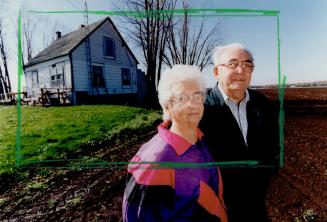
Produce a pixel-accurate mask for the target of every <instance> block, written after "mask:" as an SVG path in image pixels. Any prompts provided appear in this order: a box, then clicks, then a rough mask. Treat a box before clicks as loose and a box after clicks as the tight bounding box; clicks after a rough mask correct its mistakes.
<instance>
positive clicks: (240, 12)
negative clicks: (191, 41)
mask: <svg viewBox="0 0 327 222" xmlns="http://www.w3.org/2000/svg"><path fill="white" fill-rule="evenodd" d="M165 11H166V12H170V13H171V12H174V13H180V14H181V13H184V11H185V10H184V9H175V10H165ZM186 11H188V13H189V14H190V15H191V16H194V17H198V16H201V17H203V16H241V17H252V16H274V17H275V18H276V25H277V61H278V96H279V98H278V99H279V102H280V106H279V119H278V121H279V142H280V144H279V146H280V152H279V167H280V168H282V167H284V165H285V160H284V122H285V113H284V107H283V106H284V90H285V84H286V76H285V75H283V76H282V75H281V66H280V29H279V13H280V12H279V11H276V10H253V9H232V8H229V9H218V8H217V9H210V8H209V9H205V8H203V9H188V10H186ZM25 12H29V13H39V14H40V13H42V14H72V13H79V14H80V13H85V12H84V11H78V10H77V11H35V10H30V11H25ZM155 12H156V10H153V11H151V12H150V13H155ZM208 12H209V13H217V14H209V15H205V14H203V13H208ZM88 13H89V14H93V15H110V16H126V15H127V16H134V17H144V16H149V12H148V13H146V12H145V11H143V12H135V11H123V12H122V11H88ZM142 13H143V14H142ZM200 13H202V14H200ZM17 35H18V36H17V37H18V62H17V63H18V70H17V73H18V86H17V88H18V90H17V92H18V97H17V130H16V152H15V154H16V166H17V167H22V166H24V165H23V164H22V161H23V155H22V147H21V78H22V74H23V64H22V47H21V10H19V12H18V34H17ZM281 78H282V81H281ZM55 161H56V162H60V161H61V162H74V161H79V160H78V159H72V160H43V161H30V162H27V163H25V167H31V165H30V164H36V163H51V162H55ZM26 164H27V165H26ZM128 164H131V162H106V161H98V162H93V163H86V164H85V163H81V164H78V163H77V164H76V163H75V164H74V166H69V165H68V166H63V167H58V166H50V167H47V168H70V169H74V168H80V169H82V168H83V169H85V168H86V169H91V168H122V167H124V166H125V165H126V166H127V165H128ZM132 164H133V163H132ZM152 164H156V165H158V164H159V167H161V168H162V167H163V168H167V167H183V164H182V165H181V164H176V163H164V162H156V163H155V162H152ZM189 164H190V163H184V167H190V165H189ZM177 165H178V166H177ZM180 165H181V166H180ZM196 165H197V166H199V167H212V166H213V165H215V166H220V167H243V166H245V167H249V166H252V167H255V168H257V167H276V166H273V165H261V164H260V163H259V162H258V161H224V162H214V163H205V164H203V163H202V164H200V163H198V164H196ZM119 166H122V167H119ZM32 167H33V166H32ZM36 167H42V166H36ZM43 167H44V166H43Z"/></svg>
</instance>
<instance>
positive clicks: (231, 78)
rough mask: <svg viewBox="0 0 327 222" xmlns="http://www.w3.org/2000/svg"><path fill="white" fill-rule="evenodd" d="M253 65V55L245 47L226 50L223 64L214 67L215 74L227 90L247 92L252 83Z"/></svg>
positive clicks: (222, 58) (222, 59) (223, 55)
mask: <svg viewBox="0 0 327 222" xmlns="http://www.w3.org/2000/svg"><path fill="white" fill-rule="evenodd" d="M235 64H236V65H235ZM237 65H238V66H237ZM252 65H253V64H252V61H251V56H250V55H249V54H248V53H247V52H246V51H244V50H243V49H240V48H238V49H230V50H225V51H224V52H223V54H222V56H221V64H219V65H218V66H215V68H214V75H215V78H216V79H217V80H218V81H219V84H220V86H221V87H222V88H223V89H224V90H225V91H226V92H233V91H244V92H245V90H246V88H247V87H248V86H249V85H250V81H251V75H252V71H253V68H252ZM233 69H234V70H233Z"/></svg>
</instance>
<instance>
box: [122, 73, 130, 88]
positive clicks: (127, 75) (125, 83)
mask: <svg viewBox="0 0 327 222" xmlns="http://www.w3.org/2000/svg"><path fill="white" fill-rule="evenodd" d="M121 80H122V85H123V87H126V86H127V87H130V86H131V73H130V70H129V69H126V68H122V69H121Z"/></svg>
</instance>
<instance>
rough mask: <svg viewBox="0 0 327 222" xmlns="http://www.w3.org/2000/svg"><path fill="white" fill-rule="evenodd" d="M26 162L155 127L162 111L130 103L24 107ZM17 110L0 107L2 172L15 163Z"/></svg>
mask: <svg viewBox="0 0 327 222" xmlns="http://www.w3.org/2000/svg"><path fill="white" fill-rule="evenodd" d="M21 117H22V127H21V149H22V154H23V163H24V162H26V161H41V160H48V159H65V158H66V157H67V154H68V153H73V152H74V151H80V149H81V148H86V147H92V146H97V145H99V144H101V143H102V142H104V141H110V140H111V139H115V140H117V139H118V140H119V139H122V138H128V136H130V135H123V134H133V133H134V132H142V131H143V130H145V129H149V128H150V127H153V124H154V123H155V122H156V121H158V120H159V119H160V113H159V112H157V111H153V110H146V109H142V108H136V107H128V106H114V105H92V106H91V105H89V106H86V105H83V106H71V107H49V108H43V107H22V110H21ZM16 130H17V110H16V107H0V173H2V172H8V171H10V170H12V169H13V167H14V165H15V161H16V160H15V152H16Z"/></svg>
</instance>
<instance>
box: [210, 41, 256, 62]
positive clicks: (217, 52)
mask: <svg viewBox="0 0 327 222" xmlns="http://www.w3.org/2000/svg"><path fill="white" fill-rule="evenodd" d="M231 49H232V50H233V49H243V50H244V51H246V52H247V53H248V54H249V55H250V57H251V61H252V62H253V61H254V59H253V55H252V53H251V51H250V50H249V49H247V48H245V47H244V46H243V45H242V44H240V43H231V44H228V45H223V46H217V47H215V48H214V49H213V51H212V61H213V64H214V65H215V66H217V65H220V64H221V63H222V61H221V56H222V54H223V53H224V52H225V51H227V50H231Z"/></svg>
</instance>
